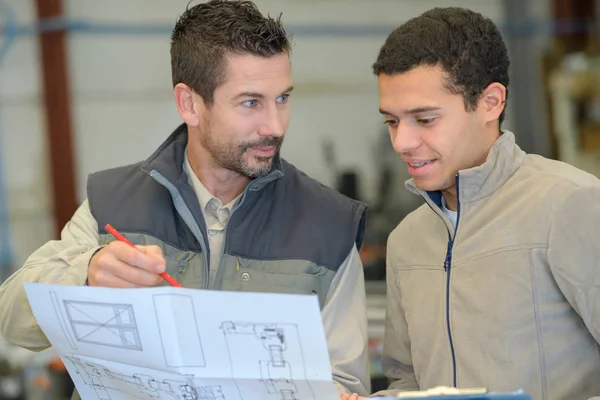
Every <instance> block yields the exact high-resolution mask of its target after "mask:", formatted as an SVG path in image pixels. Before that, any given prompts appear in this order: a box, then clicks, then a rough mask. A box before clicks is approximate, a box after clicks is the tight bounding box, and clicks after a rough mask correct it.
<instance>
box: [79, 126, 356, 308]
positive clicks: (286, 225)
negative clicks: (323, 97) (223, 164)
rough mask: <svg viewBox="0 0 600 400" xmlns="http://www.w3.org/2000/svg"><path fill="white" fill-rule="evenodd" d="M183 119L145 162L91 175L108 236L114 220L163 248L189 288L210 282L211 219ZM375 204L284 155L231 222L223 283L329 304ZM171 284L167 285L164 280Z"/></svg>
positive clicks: (136, 238) (219, 279)
mask: <svg viewBox="0 0 600 400" xmlns="http://www.w3.org/2000/svg"><path fill="white" fill-rule="evenodd" d="M186 144H187V127H186V126H185V125H181V126H180V127H179V128H177V129H176V130H175V132H174V133H173V134H172V135H171V136H170V137H169V138H168V139H167V140H166V141H165V142H164V143H163V144H162V145H161V146H160V148H159V149H158V150H157V151H156V152H155V153H154V154H153V155H152V156H151V157H150V158H148V159H147V160H146V161H144V162H141V163H138V164H134V165H130V166H125V167H120V168H115V169H111V170H107V171H102V172H98V173H95V174H92V175H91V176H90V177H89V180H88V199H89V203H90V208H91V211H92V214H93V215H94V217H95V219H96V220H97V221H98V227H99V234H100V240H101V243H108V242H110V241H112V240H114V238H113V237H112V236H111V235H110V234H108V233H107V232H106V231H105V229H104V226H105V225H106V224H107V223H110V224H111V225H113V226H114V227H115V228H116V229H118V230H119V231H121V232H122V233H123V234H124V235H125V236H127V237H128V238H129V239H130V240H131V241H132V242H133V243H134V244H146V245H147V244H154V245H158V246H159V247H161V249H162V250H163V254H164V255H165V259H166V261H167V271H168V272H169V274H171V275H172V276H173V277H174V278H175V279H177V280H178V281H179V282H180V283H181V284H182V285H184V286H186V287H189V288H197V289H203V288H208V265H209V259H210V256H211V255H210V249H209V248H208V242H207V240H206V238H207V236H206V235H207V232H206V225H205V222H204V219H203V216H202V211H201V210H200V205H199V203H198V199H197V197H196V195H195V193H194V191H193V189H192V187H191V186H190V185H189V184H188V179H187V175H186V173H185V172H184V170H183V163H184V157H185V147H186ZM365 220H366V206H365V205H364V204H362V203H360V202H357V201H354V200H351V199H349V198H347V197H345V196H342V195H341V194H339V193H338V192H336V191H334V190H332V189H329V188H327V187H325V186H323V185H322V184H320V183H318V182H316V181H315V180H313V179H311V178H309V177H308V176H306V175H305V174H303V173H302V172H300V171H298V170H297V169H296V168H295V167H294V166H292V165H291V164H289V163H288V162H286V161H285V160H283V159H279V158H277V159H276V160H275V161H274V165H273V168H272V171H271V172H270V173H269V174H268V175H267V176H265V177H263V178H259V179H256V180H254V181H252V182H251V183H250V184H248V186H247V187H246V189H245V191H244V193H243V195H242V197H241V199H240V201H239V202H238V204H237V205H236V207H235V208H234V210H233V212H232V215H231V218H230V220H229V222H228V225H227V230H226V233H225V235H226V237H225V241H224V249H223V254H222V258H221V264H220V268H219V270H218V272H217V276H216V279H215V282H214V288H211V289H222V290H234V291H237V290H239V291H260V292H279V293H307V294H310V293H313V294H317V295H318V296H319V300H320V303H321V305H323V302H324V300H325V298H326V296H327V292H328V290H329V285H330V283H331V280H332V278H333V276H334V275H335V273H336V271H337V269H338V268H339V267H340V265H341V264H342V263H343V262H344V259H345V258H346V257H347V255H348V253H349V252H350V250H351V249H352V246H353V245H354V244H356V245H357V247H358V248H359V249H360V248H361V245H362V241H363V234H364V228H365ZM163 284H166V282H163Z"/></svg>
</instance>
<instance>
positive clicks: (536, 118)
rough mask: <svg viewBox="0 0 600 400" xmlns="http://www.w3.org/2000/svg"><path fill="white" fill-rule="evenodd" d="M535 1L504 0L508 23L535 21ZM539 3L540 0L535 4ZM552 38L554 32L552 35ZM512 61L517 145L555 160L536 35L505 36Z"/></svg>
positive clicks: (510, 112)
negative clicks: (533, 9)
mask: <svg viewBox="0 0 600 400" xmlns="http://www.w3.org/2000/svg"><path fill="white" fill-rule="evenodd" d="M531 1H532V0H504V7H505V15H504V18H505V20H506V21H510V22H511V23H512V24H514V25H515V26H524V25H525V24H526V22H527V21H529V20H531V19H532V18H531V15H530V14H531V13H530V10H531ZM534 1H537V0H534ZM549 34H552V32H549ZM504 39H505V41H506V45H507V48H508V52H509V56H510V59H511V71H510V84H509V86H508V103H509V104H510V106H509V107H508V110H507V119H508V120H509V122H510V125H511V128H512V130H514V133H515V136H516V139H517V143H518V144H519V146H520V147H521V148H522V149H523V150H525V151H526V152H528V153H534V154H539V155H542V156H545V157H552V147H551V136H550V134H549V127H548V124H547V118H546V114H547V111H546V109H545V104H546V101H545V99H544V97H543V86H542V85H543V81H542V78H541V70H542V63H541V60H540V57H539V56H540V52H539V51H536V47H539V46H537V43H536V40H537V39H538V38H537V37H536V36H535V35H511V34H508V35H505V38H504Z"/></svg>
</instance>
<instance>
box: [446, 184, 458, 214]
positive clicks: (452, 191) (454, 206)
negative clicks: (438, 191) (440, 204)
mask: <svg viewBox="0 0 600 400" xmlns="http://www.w3.org/2000/svg"><path fill="white" fill-rule="evenodd" d="M442 195H443V196H444V201H446V208H447V209H448V210H450V211H457V210H458V201H457V200H456V186H453V187H451V188H449V189H446V190H442Z"/></svg>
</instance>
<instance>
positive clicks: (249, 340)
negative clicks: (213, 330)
mask: <svg viewBox="0 0 600 400" xmlns="http://www.w3.org/2000/svg"><path fill="white" fill-rule="evenodd" d="M221 329H222V330H223V333H224V334H225V338H226V341H227V347H228V350H229V357H230V360H231V365H232V369H233V371H232V372H233V375H234V376H235V375H236V373H235V369H236V368H244V367H246V368H247V367H249V366H248V365H243V363H241V357H243V359H245V360H247V359H248V355H249V354H252V356H255V358H256V360H255V361H254V362H255V363H256V365H257V367H258V368H259V369H260V375H261V378H262V379H261V382H262V383H263V385H264V390H265V391H266V393H267V394H268V396H265V398H270V399H281V400H305V399H315V396H314V394H313V393H312V389H311V388H310V385H309V384H308V382H307V381H306V379H305V376H306V375H305V371H303V370H301V371H299V370H300V369H302V368H300V367H299V366H304V365H305V364H304V360H303V355H302V347H301V344H300V339H299V335H298V329H297V326H296V325H294V324H255V323H246V322H231V321H227V322H223V323H222V325H221ZM240 355H241V357H240ZM290 359H293V360H294V361H295V362H294V365H295V368H296V369H295V370H294V371H292V368H291V365H290V363H289V362H288V360H290ZM240 363H241V364H240ZM240 391H241V392H242V393H243V392H244V389H242V388H240Z"/></svg>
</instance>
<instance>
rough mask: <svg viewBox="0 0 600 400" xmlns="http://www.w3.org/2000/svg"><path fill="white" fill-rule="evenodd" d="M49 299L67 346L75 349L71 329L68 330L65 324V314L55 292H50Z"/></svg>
mask: <svg viewBox="0 0 600 400" xmlns="http://www.w3.org/2000/svg"><path fill="white" fill-rule="evenodd" d="M50 299H51V300H52V306H53V307H54V312H55V313H56V319H57V320H58V323H59V324H60V329H61V330H62V332H63V334H64V335H65V339H66V341H67V343H69V346H71V349H73V350H77V346H76V345H75V339H74V338H73V335H72V334H71V331H70V330H69V327H68V326H67V322H66V321H65V316H64V314H63V309H62V307H61V306H60V302H59V300H58V296H57V295H56V292H50Z"/></svg>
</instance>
